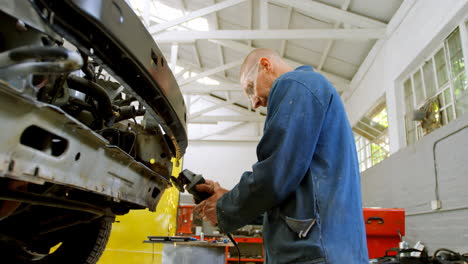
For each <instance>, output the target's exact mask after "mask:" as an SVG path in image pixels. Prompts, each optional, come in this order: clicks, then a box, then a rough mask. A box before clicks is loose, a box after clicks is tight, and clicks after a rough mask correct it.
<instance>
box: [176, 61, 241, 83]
mask: <svg viewBox="0 0 468 264" xmlns="http://www.w3.org/2000/svg"><path fill="white" fill-rule="evenodd" d="M242 62H243V60H236V61H233V62H230V63H228V64H224V65H221V66H219V67H216V68H213V69H210V70H207V71H204V72H202V73H199V74H197V75H196V76H194V77H192V78H188V79H186V80H182V81H180V82H179V86H183V85H187V84H189V83H191V82H195V81H197V80H199V79H201V78H204V77H207V76H210V75H213V74H216V73H218V72H222V71H224V70H227V69H230V68H233V67H236V66H239V65H241V64H242Z"/></svg>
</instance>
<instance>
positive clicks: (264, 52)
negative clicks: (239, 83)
mask: <svg viewBox="0 0 468 264" xmlns="http://www.w3.org/2000/svg"><path fill="white" fill-rule="evenodd" d="M261 58H268V59H269V60H270V61H271V62H273V63H280V64H285V62H284V61H283V60H282V59H281V57H280V56H279V54H278V53H277V52H276V51H274V50H272V49H267V48H259V49H254V50H253V51H251V52H250V53H249V55H247V57H245V60H244V62H243V63H242V66H241V70H240V75H241V76H242V73H244V72H245V71H246V70H248V69H250V67H252V66H253V65H254V64H255V63H257V62H258V61H259V60H260V59H261Z"/></svg>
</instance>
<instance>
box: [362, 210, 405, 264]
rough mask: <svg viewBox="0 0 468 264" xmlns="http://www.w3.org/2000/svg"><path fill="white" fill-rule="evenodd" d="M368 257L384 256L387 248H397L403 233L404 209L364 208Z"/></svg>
mask: <svg viewBox="0 0 468 264" xmlns="http://www.w3.org/2000/svg"><path fill="white" fill-rule="evenodd" d="M363 211H364V223H365V226H366V236H367V249H368V251H369V258H370V259H373V258H379V257H383V256H385V251H386V250H387V249H389V248H398V243H399V242H400V240H401V236H404V235H405V210H404V209H401V208H364V209H363Z"/></svg>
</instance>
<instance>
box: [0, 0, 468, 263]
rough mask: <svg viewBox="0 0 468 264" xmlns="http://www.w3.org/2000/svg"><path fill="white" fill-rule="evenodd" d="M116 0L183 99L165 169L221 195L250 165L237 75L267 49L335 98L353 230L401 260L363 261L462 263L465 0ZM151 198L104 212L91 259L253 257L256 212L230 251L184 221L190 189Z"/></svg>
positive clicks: (467, 161) (206, 230) (252, 121)
mask: <svg viewBox="0 0 468 264" xmlns="http://www.w3.org/2000/svg"><path fill="white" fill-rule="evenodd" d="M125 2H126V3H127V4H128V5H129V6H130V8H131V9H132V10H133V12H135V14H136V15H137V16H138V18H139V19H140V20H141V23H142V24H143V25H144V27H145V28H146V29H147V31H148V32H149V33H150V34H151V36H152V37H153V39H154V41H155V43H156V44H157V46H158V47H159V49H160V51H161V52H162V54H163V55H164V57H165V59H166V62H167V65H168V67H170V69H171V70H172V73H173V75H174V78H175V80H176V81H177V84H178V86H179V88H180V91H181V93H182V95H183V99H184V101H185V107H186V120H187V137H188V147H187V149H186V153H185V155H184V156H183V157H182V158H181V159H180V160H176V159H173V160H172V162H173V164H174V167H173V170H172V175H174V176H177V175H179V173H180V172H181V171H183V170H184V169H189V170H190V171H193V172H194V173H196V174H201V175H203V177H204V178H206V179H210V180H214V181H217V182H219V183H220V184H221V186H223V187H224V188H226V189H231V188H233V187H234V186H235V185H236V184H237V183H238V182H239V180H240V177H241V175H242V173H243V172H244V171H249V170H252V165H253V164H254V163H255V162H256V161H257V155H256V148H257V145H258V143H259V142H260V140H261V138H262V136H263V129H264V125H265V119H266V117H267V108H266V107H260V108H257V109H254V108H253V107H252V105H251V103H250V100H249V98H248V97H247V96H246V95H245V94H244V92H243V91H242V88H241V86H240V84H239V79H240V74H239V72H240V67H241V64H242V62H243V61H244V58H245V57H246V56H247V54H249V52H251V51H253V50H254V49H255V48H270V49H273V50H275V51H276V52H278V54H279V55H280V56H281V57H282V58H283V59H284V61H285V62H287V63H288V64H289V65H290V66H291V67H293V68H296V67H299V66H301V65H310V66H312V67H313V69H314V71H316V72H319V73H320V74H322V75H323V76H324V77H325V78H327V79H328V80H329V81H330V82H331V83H332V84H333V86H334V87H335V88H336V90H337V92H338V93H339V95H340V96H341V100H342V101H343V104H344V106H345V109H346V113H347V116H348V119H349V122H350V124H351V126H352V130H353V133H354V138H355V144H356V150H357V157H358V160H359V169H360V173H361V188H362V201H363V207H364V209H363V210H364V216H365V217H364V219H365V220H366V227H367V226H368V225H369V226H370V225H375V226H376V227H377V229H372V230H374V231H369V230H370V229H368V233H367V239H368V241H369V239H377V240H376V241H377V242H375V244H374V245H372V246H371V245H369V253H370V257H371V258H372V259H377V258H379V257H384V255H385V254H387V253H388V254H390V255H391V256H395V255H396V256H399V257H410V256H411V257H412V258H411V259H412V261H413V262H390V261H389V260H388V261H389V262H384V260H382V259H381V262H377V260H375V262H372V261H371V263H468V262H467V261H468V254H467V252H468V130H467V126H468V115H467V113H468V79H467V76H468V69H467V67H465V62H466V61H468V0H444V1H441V0H303V1H299V0H126V1H125ZM0 77H1V74H0ZM135 122H139V123H141V122H142V119H141V118H139V117H137V118H136V121H135ZM337 155H339V154H337ZM75 158H76V157H75ZM78 159H79V156H78ZM153 163H154V162H153ZM153 163H151V164H153ZM1 169H2V168H1V167H0V172H1V171H2V170H1ZM0 174H1V173H0ZM150 189H151V188H150ZM158 197H159V196H158ZM0 198H1V197H0ZM153 198H154V197H153ZM159 198H160V200H159V202H158V203H157V209H156V211H155V212H151V211H150V210H148V209H143V210H131V211H130V212H129V213H128V214H124V215H118V216H116V218H115V222H114V223H113V224H112V231H111V234H110V238H109V241H108V243H107V245H106V247H105V249H104V251H103V254H102V256H101V257H100V259H99V261H98V262H97V263H99V264H111V263H112V264H123V263H125V264H127V263H139V264H140V263H141V264H150V263H151V264H158V263H162V264H169V263H226V264H228V263H238V261H239V263H263V262H264V261H265V259H264V252H263V246H262V226H261V224H262V222H261V219H260V220H259V219H257V221H255V223H252V224H251V225H249V226H246V227H244V228H241V229H240V230H238V231H237V232H236V233H234V234H233V235H234V238H235V239H236V241H237V243H238V246H239V249H240V255H239V253H238V252H237V250H236V248H235V246H234V245H233V244H232V242H230V240H229V238H228V237H226V236H224V235H223V234H222V233H220V231H219V230H218V229H217V228H216V227H212V226H211V225H210V224H209V223H208V222H206V221H203V220H202V219H199V218H197V216H196V213H195V212H194V211H193V208H194V206H195V203H194V201H193V198H192V195H190V194H189V193H187V192H185V193H181V192H180V191H179V190H178V189H176V188H175V187H171V188H168V189H166V190H165V191H164V193H163V195H162V197H159ZM366 210H367V211H366ZM194 214H195V215H194ZM0 219H1V218H0ZM380 221H382V222H380ZM384 222H385V224H384ZM371 228H373V227H371ZM379 228H380V229H379ZM375 230H377V231H375ZM369 232H376V233H369ZM177 237H180V240H177ZM187 237H190V240H189V241H187ZM379 239H380V240H379ZM213 240H214V242H213ZM207 241H209V242H207ZM403 241H404V242H403ZM203 243H205V244H203ZM371 247H372V253H371ZM390 248H396V249H394V250H393V252H387V253H386V252H385V251H386V250H388V249H390ZM408 248H415V249H418V250H423V249H424V250H425V252H426V253H427V254H428V255H429V256H432V255H433V254H436V253H437V250H440V249H449V250H450V251H445V252H442V251H444V250H442V251H441V252H442V255H443V254H445V255H444V256H445V257H446V258H447V260H445V261H446V262H442V261H441V262H418V261H419V260H417V259H418V258H421V256H422V255H424V254H422V253H421V252H410V253H406V252H405V251H404V250H403V251H398V249H400V250H401V249H408ZM395 250H396V251H395ZM452 253H453V254H452ZM455 253H457V254H458V255H456V254H455ZM455 255H456V256H458V257H459V258H457V257H453V256H455ZM450 257H453V258H452V259H450ZM70 258H72V256H70ZM238 258H239V260H238ZM12 263H13V262H12ZM31 263H36V262H34V261H32V262H31ZM41 263H42V262H41ZM350 263H352V262H350Z"/></svg>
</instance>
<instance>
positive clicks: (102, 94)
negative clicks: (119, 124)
mask: <svg viewBox="0 0 468 264" xmlns="http://www.w3.org/2000/svg"><path fill="white" fill-rule="evenodd" d="M67 83H68V86H69V87H70V88H71V89H73V90H77V91H80V92H82V93H85V94H87V95H89V96H91V97H93V98H94V99H96V101H97V102H98V108H99V109H98V110H99V113H101V114H102V117H103V118H104V119H105V120H106V121H109V120H111V119H112V118H113V117H115V115H114V111H112V103H111V100H110V98H109V96H108V95H107V93H106V91H105V90H104V88H103V87H102V86H100V85H99V84H97V83H95V82H92V81H90V80H86V79H84V78H81V77H78V76H75V75H70V76H68V78H67Z"/></svg>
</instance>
